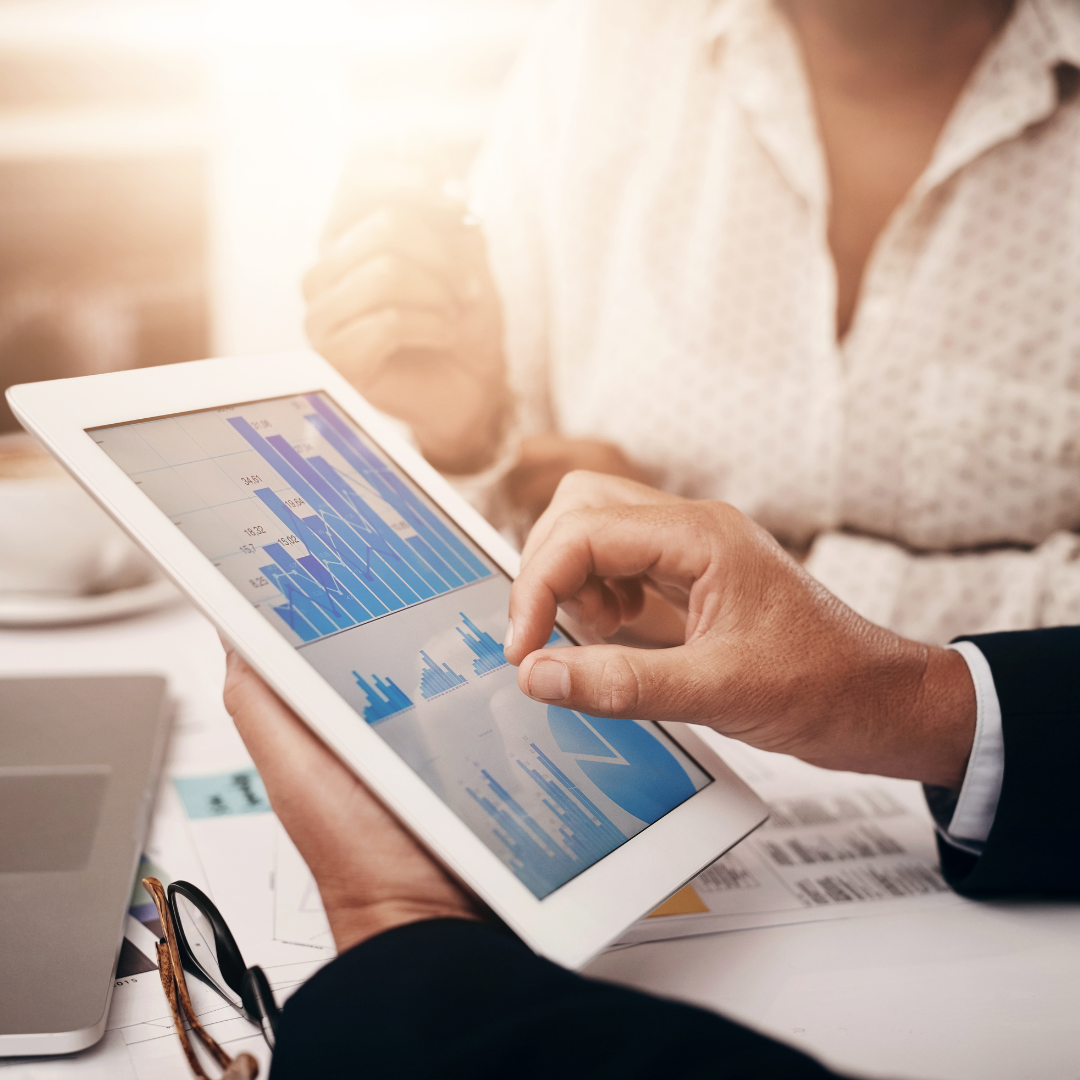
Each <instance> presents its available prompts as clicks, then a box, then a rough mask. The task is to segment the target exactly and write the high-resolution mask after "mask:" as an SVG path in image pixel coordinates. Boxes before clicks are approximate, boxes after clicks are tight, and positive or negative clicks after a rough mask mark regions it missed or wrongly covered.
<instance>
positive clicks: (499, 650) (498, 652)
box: [457, 611, 506, 675]
mask: <svg viewBox="0 0 1080 1080" xmlns="http://www.w3.org/2000/svg"><path fill="white" fill-rule="evenodd" d="M459 614H460V615H461V617H462V619H463V620H464V621H465V625H466V626H467V627H468V628H469V631H470V632H469V633H466V632H465V631H464V630H462V629H461V627H460V626H459V627H458V628H457V632H458V633H459V634H460V635H461V636H462V638H463V639H464V641H465V644H466V645H468V646H469V648H470V649H471V650H472V651H473V652H474V653H475V654H476V659H475V660H474V661H473V671H475V672H476V674H477V675H487V674H489V673H490V672H492V671H496V670H498V669H499V668H501V667H505V666H506V657H505V656H503V647H502V642H500V641H496V640H495V639H494V638H493V637H492V636H491V635H490V634H488V633H485V631H483V630H481V629H480V627H479V626H477V625H476V623H474V622H473V621H472V620H471V619H470V618H469V617H468V616H467V615H466V614H465V612H464V611H462V612H459Z"/></svg>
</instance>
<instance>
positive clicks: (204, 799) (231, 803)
mask: <svg viewBox="0 0 1080 1080" xmlns="http://www.w3.org/2000/svg"><path fill="white" fill-rule="evenodd" d="M173 783H174V784H175V785H176V790H177V792H179V794H180V798H181V800H182V801H183V803H184V809H185V810H186V811H187V816H188V817H189V818H191V820H192V821H197V820H198V819H199V818H210V817H229V816H230V815H233V814H265V813H268V812H269V811H270V800H269V799H268V798H267V797H266V788H264V787H263V782H262V777H260V776H259V774H258V772H257V771H256V770H255V769H242V770H240V771H239V772H231V773H220V774H218V775H217V776H183V777H178V778H176V779H174V780H173Z"/></svg>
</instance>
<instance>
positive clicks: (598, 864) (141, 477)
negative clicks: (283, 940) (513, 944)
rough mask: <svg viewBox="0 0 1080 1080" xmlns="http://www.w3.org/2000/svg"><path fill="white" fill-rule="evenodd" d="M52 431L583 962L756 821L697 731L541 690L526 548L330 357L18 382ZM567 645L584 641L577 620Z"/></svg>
mask: <svg viewBox="0 0 1080 1080" xmlns="http://www.w3.org/2000/svg"><path fill="white" fill-rule="evenodd" d="M8 398H9V401H10V403H11V406H12V409H13V410H14V412H15V415H16V416H17V417H18V418H19V420H20V421H21V422H22V423H23V424H24V425H25V426H26V428H27V429H28V430H30V431H31V432H32V433H33V434H34V435H36V436H37V437H38V438H39V439H40V440H41V441H42V442H43V443H44V444H45V445H46V446H47V447H48V448H49V449H50V450H51V451H52V452H53V454H55V455H56V457H57V458H58V459H59V460H60V461H61V463H62V464H63V465H64V466H65V467H66V468H67V469H68V470H69V471H70V472H71V473H72V474H73V475H74V476H75V478H76V479H77V480H78V481H79V482H80V483H81V484H82V485H83V486H84V487H85V488H86V489H87V490H88V491H89V492H90V494H91V495H93V496H94V497H95V498H96V499H97V500H98V502H100V503H101V505H102V506H103V507H104V508H105V509H106V510H107V511H108V512H109V513H110V514H112V515H113V517H114V518H115V519H116V520H117V521H118V522H119V523H120V525H121V526H123V528H124V529H126V530H127V532H128V533H129V534H130V535H131V536H132V537H133V538H134V540H135V541H136V542H138V543H139V544H140V545H142V547H143V548H144V549H145V550H146V551H147V552H148V553H149V555H150V556H151V557H152V558H154V559H156V560H157V561H158V562H159V563H160V565H161V567H162V569H163V570H164V571H165V573H167V574H168V575H169V576H170V577H171V578H172V580H173V581H174V582H175V583H176V584H177V585H178V586H179V587H180V588H181V589H182V590H184V592H186V593H187V595H188V596H189V597H190V598H191V599H192V600H193V601H194V603H195V604H197V605H198V607H199V608H200V609H201V610H202V611H203V612H204V613H205V614H206V615H207V616H208V617H209V618H210V619H211V621H212V622H213V623H214V624H215V625H216V626H217V627H218V629H219V630H220V632H221V633H222V634H223V635H224V637H225V638H226V639H227V640H228V641H230V642H231V643H232V644H233V645H234V646H235V648H236V649H237V650H238V651H239V652H240V654H241V655H242V656H244V658H245V659H246V660H247V661H248V662H249V663H250V664H251V666H252V667H253V668H254V669H255V670H256V671H258V672H259V674H260V675H261V676H262V677H263V678H264V679H265V680H266V681H267V682H268V683H269V684H270V685H271V686H272V687H273V689H274V690H275V691H276V692H277V693H278V694H279V695H280V696H281V697H282V698H283V699H284V700H285V701H286V702H288V704H289V705H290V706H291V707H292V708H293V709H295V710H296V712H297V713H298V714H299V715H300V716H301V717H302V718H303V719H304V720H305V721H306V722H307V723H308V724H309V725H310V727H311V728H312V729H313V730H314V731H315V732H316V733H317V734H318V735H319V736H320V737H321V738H322V739H323V740H324V741H325V742H326V743H327V744H328V745H329V746H330V747H331V748H332V749H333V750H334V751H335V752H336V753H337V754H338V755H339V756H340V757H341V758H342V759H343V760H344V761H345V762H346V763H347V764H348V765H349V766H350V767H351V768H352V769H353V770H354V771H355V772H356V773H357V775H359V776H360V778H361V779H362V780H363V781H364V782H365V783H367V784H368V785H369V786H370V787H371V788H372V790H374V791H375V792H376V794H377V795H378V796H379V798H380V799H382V800H383V801H384V802H385V803H386V805H387V806H388V807H390V809H391V810H392V811H393V812H394V813H395V814H396V815H397V816H398V817H399V818H400V819H401V820H402V821H403V822H404V823H405V824H406V825H407V826H408V827H409V828H410V829H411V830H412V831H413V832H414V833H415V834H416V835H417V836H418V837H419V839H420V840H421V841H422V842H423V843H424V844H425V845H426V846H427V847H428V848H429V849H430V850H431V851H432V852H433V853H434V854H435V855H436V856H437V857H438V858H439V859H440V860H441V861H442V862H443V863H444V865H445V866H446V867H447V868H448V869H449V870H450V871H451V872H452V873H453V874H454V875H456V876H457V877H458V878H459V879H460V880H461V881H462V882H464V883H465V884H466V885H467V886H468V887H469V888H471V889H473V890H474V891H475V892H476V893H477V894H478V895H479V896H480V897H481V898H482V899H483V900H484V902H485V903H487V904H488V905H490V907H491V908H492V910H493V911H495V912H496V914H497V915H499V917H501V918H502V919H503V920H504V921H505V922H506V923H507V924H508V925H509V926H510V927H511V928H512V929H513V930H514V931H515V932H516V933H517V934H518V935H519V936H520V937H521V938H522V939H523V940H524V941H525V942H526V943H528V944H529V945H530V946H531V947H532V948H534V949H535V950H536V951H537V952H539V953H541V954H543V955H545V956H548V957H550V958H551V959H553V960H556V961H557V962H559V963H562V964H565V965H567V966H570V967H576V966H580V965H581V964H582V963H584V962H585V961H586V960H587V959H588V958H589V957H591V956H592V955H594V954H595V953H596V952H597V951H598V950H599V949H601V948H602V947H603V946H604V945H605V944H607V943H608V942H610V941H611V940H613V939H614V938H615V937H617V936H618V935H619V933H620V932H621V931H623V930H624V929H625V928H626V927H628V926H629V925H630V924H631V923H632V922H634V921H635V920H636V919H637V918H639V917H641V916H642V915H644V914H645V913H646V912H648V911H649V910H651V909H652V908H653V907H655V906H656V905H657V904H659V903H660V902H661V901H663V900H664V899H665V898H666V897H667V896H669V895H670V894H671V893H673V892H674V891H676V890H677V889H679V888H680V887H681V886H682V885H683V884H684V883H685V882H687V881H688V880H690V879H691V878H692V877H693V876H694V875H695V874H696V873H698V871H700V870H701V869H702V868H703V867H704V866H706V865H707V864H708V863H710V862H711V861H713V860H714V859H716V858H717V857H718V856H719V855H721V854H722V853H723V852H724V851H726V850H727V849H728V848H730V847H731V846H732V845H733V844H735V843H737V842H738V841H739V840H740V839H742V838H743V837H744V836H745V835H746V834H747V833H749V832H750V831H751V830H753V829H754V828H756V827H757V826H758V825H759V824H760V823H761V822H762V821H763V820H764V819H765V817H766V810H765V807H764V805H763V804H762V803H761V801H760V800H759V799H758V798H757V797H756V796H755V795H754V794H753V793H752V792H751V791H750V790H749V789H748V788H747V787H746V786H745V785H744V784H743V783H742V782H741V781H740V780H739V779H738V778H737V777H735V776H734V774H733V773H732V772H731V771H730V770H728V769H727V768H726V767H725V765H724V764H723V762H722V761H721V760H720V759H719V758H718V757H717V755H716V754H715V752H714V751H713V750H712V749H711V748H710V747H709V746H707V745H706V743H705V742H704V741H703V740H702V739H701V738H700V737H699V736H698V735H697V734H695V732H694V731H693V729H692V728H690V727H688V726H686V725H682V724H677V723H666V724H656V723H651V722H640V721H635V720H633V719H627V720H611V719H603V718H600V717H594V716H588V715H585V714H582V713H579V712H575V711H571V710H569V709H563V708H558V707H555V706H548V705H543V704H541V703H539V702H536V701H533V700H532V699H531V698H529V697H527V696H526V695H524V694H522V693H521V691H520V690H519V689H518V686H517V677H516V676H517V672H516V669H515V668H513V667H512V666H510V665H509V664H508V663H507V662H506V660H505V658H504V656H503V652H502V636H503V633H504V631H505V627H506V625H507V613H508V604H509V593H510V584H511V580H512V578H513V576H514V574H515V573H516V572H517V570H518V561H519V560H518V556H517V554H516V553H515V552H514V550H513V549H512V548H511V547H510V545H509V544H507V543H506V541H505V540H504V539H503V538H502V537H501V536H500V535H499V534H498V533H497V532H496V531H495V530H494V529H493V528H492V527H491V526H490V525H489V524H488V523H487V522H486V521H485V520H484V519H483V518H482V517H481V516H480V515H479V514H478V513H477V512H476V511H475V510H474V509H473V508H472V507H470V506H469V505H468V504H467V503H466V502H465V500H464V499H462V498H461V497H460V496H459V495H458V494H457V493H456V492H455V491H454V489H453V488H452V487H451V485H450V484H449V483H447V482H446V480H445V479H443V478H442V477H441V476H440V475H439V474H438V473H437V472H436V471H435V470H434V469H433V468H431V466H429V465H428V464H427V462H425V461H424V460H423V458H422V457H421V456H420V455H419V454H418V453H417V452H416V451H415V450H414V449H413V448H411V447H410V446H409V445H408V443H407V442H406V440H404V439H402V438H401V437H400V435H399V434H398V431H397V429H396V427H395V425H394V424H393V423H391V422H389V421H387V419H386V418H385V417H384V416H382V415H381V414H380V413H378V412H377V411H376V410H375V409H373V408H372V407H371V406H370V405H369V404H368V403H367V402H366V401H364V399H363V398H362V397H361V396H360V395H359V394H358V393H357V392H356V391H355V390H354V389H353V388H352V386H351V385H350V384H349V383H348V382H347V381H346V380H345V379H343V378H342V377H341V376H340V375H339V374H338V373H337V372H336V371H335V370H334V369H333V368H332V367H331V366H330V365H329V364H327V363H326V362H325V361H324V360H322V359H321V358H320V357H318V356H315V355H314V354H309V353H298V354H287V355H277V356H264V357H247V358H239V359H237V358H230V359H219V360H204V361H198V362H194V363H189V364H177V365H173V366H170V367H160V368H148V369H141V370H136V371H125V372H117V373H113V374H107V375H95V376H90V377H88V378H80V379H66V380H60V381H56V382H49V383H34V384H29V385H24V386H18V387H14V388H12V389H11V390H9V391H8ZM548 645H549V647H551V648H574V647H575V646H576V640H575V638H574V636H573V632H572V630H571V629H570V628H569V627H568V626H566V625H564V624H562V623H560V624H558V625H556V626H555V628H554V630H553V631H552V635H551V639H550V641H549V643H548Z"/></svg>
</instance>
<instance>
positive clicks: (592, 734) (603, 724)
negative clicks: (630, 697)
mask: <svg viewBox="0 0 1080 1080" xmlns="http://www.w3.org/2000/svg"><path fill="white" fill-rule="evenodd" d="M547 716H548V726H549V727H550V728H551V734H552V736H553V737H554V739H555V742H556V743H558V745H559V749H560V750H562V751H563V752H564V753H566V754H571V755H572V756H573V757H574V758H575V760H576V761H577V763H578V765H579V766H581V770H582V772H584V773H585V775H586V776H587V777H588V778H589V779H590V780H591V781H592V782H593V783H594V784H595V785H596V786H597V787H598V788H599V789H600V790H601V791H602V792H603V793H604V794H605V795H606V796H607V797H608V798H609V799H611V801H612V802H614V803H616V804H618V805H619V806H621V807H622V808H623V809H624V810H625V811H626V812H627V813H628V814H633V816H634V817H636V818H640V819H641V820H642V821H646V822H649V823H652V822H654V821H656V820H657V819H659V818H661V817H663V816H664V814H666V813H668V811H670V810H673V809H674V808H675V807H676V806H678V805H679V804H680V803H683V802H685V801H686V800H687V799H689V798H690V797H691V796H692V795H693V794H694V791H695V789H694V784H693V781H692V780H691V779H690V777H689V775H688V774H687V772H686V770H685V769H684V768H683V767H682V765H680V764H679V762H678V760H677V759H676V758H675V755H674V754H672V753H671V751H670V750H669V749H668V748H667V747H666V746H665V745H664V743H663V742H662V741H661V738H660V737H658V736H657V735H654V734H652V733H651V732H650V731H649V730H648V729H646V728H644V727H642V726H641V725H640V724H638V723H636V722H635V721H633V720H611V719H605V718H604V717H600V716H589V715H588V714H587V713H579V712H574V711H572V710H570V709H562V708H559V707H558V706H557V705H549V706H548V710H547Z"/></svg>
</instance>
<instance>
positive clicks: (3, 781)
mask: <svg viewBox="0 0 1080 1080" xmlns="http://www.w3.org/2000/svg"><path fill="white" fill-rule="evenodd" d="M169 723H170V709H169V702H168V698H167V696H166V684H165V680H164V679H163V678H159V677H157V676H152V675H138V676H100V677H94V676H88V677H77V678H32V679H31V678H20V679H0V913H2V914H0V1056H2V1057H10V1056H15V1055H24V1054H66V1053H72V1052H73V1051H76V1050H82V1049H84V1048H85V1047H87V1046H92V1045H93V1044H94V1043H96V1042H97V1041H98V1040H99V1039H100V1038H101V1036H102V1034H103V1033H104V1031H105V1021H106V1019H107V1017H108V1011H109V1001H110V999H111V997H112V989H113V983H114V976H115V971H116V962H117V957H118V955H119V952H120V944H121V941H122V939H123V930H124V919H125V915H126V913H127V906H128V898H129V897H130V895H131V888H132V881H133V877H134V874H135V872H136V869H137V867H138V864H139V856H140V853H141V851H142V845H143V841H144V839H145V837H146V831H147V828H148V825H149V821H150V813H151V810H152V808H153V802H154V792H155V787H156V782H157V776H158V772H159V770H160V766H161V761H162V758H163V756H164V751H165V745H166V741H167V736H168V729H169Z"/></svg>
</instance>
